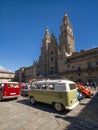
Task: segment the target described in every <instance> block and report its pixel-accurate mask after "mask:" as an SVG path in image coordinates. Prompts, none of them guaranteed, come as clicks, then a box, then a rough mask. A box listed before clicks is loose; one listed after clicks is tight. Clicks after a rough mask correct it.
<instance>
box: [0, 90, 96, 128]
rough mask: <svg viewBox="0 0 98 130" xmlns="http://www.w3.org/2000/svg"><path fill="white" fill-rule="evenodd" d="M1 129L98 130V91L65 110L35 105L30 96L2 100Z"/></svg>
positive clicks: (0, 105)
mask: <svg viewBox="0 0 98 130" xmlns="http://www.w3.org/2000/svg"><path fill="white" fill-rule="evenodd" d="M0 130H98V93H97V92H95V91H94V96H93V97H92V98H85V99H84V100H82V101H81V102H80V104H79V105H78V106H77V107H76V108H75V109H73V110H72V111H70V112H69V111H65V112H62V113H58V112H56V111H55V110H54V109H53V108H52V106H50V105H46V104H42V103H36V104H35V105H31V104H30V103H29V100H28V97H21V96H20V97H19V98H18V100H7V101H2V102H0Z"/></svg>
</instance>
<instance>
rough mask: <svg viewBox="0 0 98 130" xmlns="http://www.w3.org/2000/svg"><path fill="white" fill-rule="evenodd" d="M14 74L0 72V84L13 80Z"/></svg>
mask: <svg viewBox="0 0 98 130" xmlns="http://www.w3.org/2000/svg"><path fill="white" fill-rule="evenodd" d="M14 76H15V74H14V73H13V72H9V71H5V70H0V82H8V81H9V82H10V81H13V80H14Z"/></svg>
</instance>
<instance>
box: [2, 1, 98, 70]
mask: <svg viewBox="0 0 98 130" xmlns="http://www.w3.org/2000/svg"><path fill="white" fill-rule="evenodd" d="M64 11H66V12H67V14H68V16H69V19H70V22H71V25H72V26H73V32H74V36H75V50H76V51H80V50H82V49H92V48H95V47H98V0H0V48H1V49H0V68H1V69H2V68H3V69H7V70H12V71H13V72H15V70H18V69H19V68H20V67H22V66H25V67H28V66H31V65H32V64H33V61H34V60H38V58H39V56H40V54H41V50H40V48H41V45H42V39H43V37H44V33H45V30H46V27H48V29H49V32H50V34H51V33H52V32H53V33H54V35H55V36H56V38H57V40H58V37H59V34H60V26H61V24H62V19H63V16H64ZM58 41H59V40H58Z"/></svg>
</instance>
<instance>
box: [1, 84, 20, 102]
mask: <svg viewBox="0 0 98 130" xmlns="http://www.w3.org/2000/svg"><path fill="white" fill-rule="evenodd" d="M19 96H20V84H19V83H18V82H1V83H0V101H2V100H3V99H7V98H18V97H19Z"/></svg>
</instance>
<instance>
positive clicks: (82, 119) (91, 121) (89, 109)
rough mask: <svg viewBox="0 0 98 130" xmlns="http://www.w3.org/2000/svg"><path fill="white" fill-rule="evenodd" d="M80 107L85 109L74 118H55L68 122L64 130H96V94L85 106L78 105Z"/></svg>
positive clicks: (97, 119) (97, 120) (97, 122)
mask: <svg viewBox="0 0 98 130" xmlns="http://www.w3.org/2000/svg"><path fill="white" fill-rule="evenodd" d="M84 100H85V99H84ZM81 105H85V107H84V108H83V109H82V111H81V112H80V113H79V114H78V115H77V116H76V117H75V116H61V115H55V117H56V118H61V119H63V120H65V121H67V122H69V124H70V125H69V126H68V128H67V129H66V130H98V93H96V94H95V95H94V97H93V98H92V99H91V100H90V101H89V102H88V103H87V104H85V103H80V106H81Z"/></svg>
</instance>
